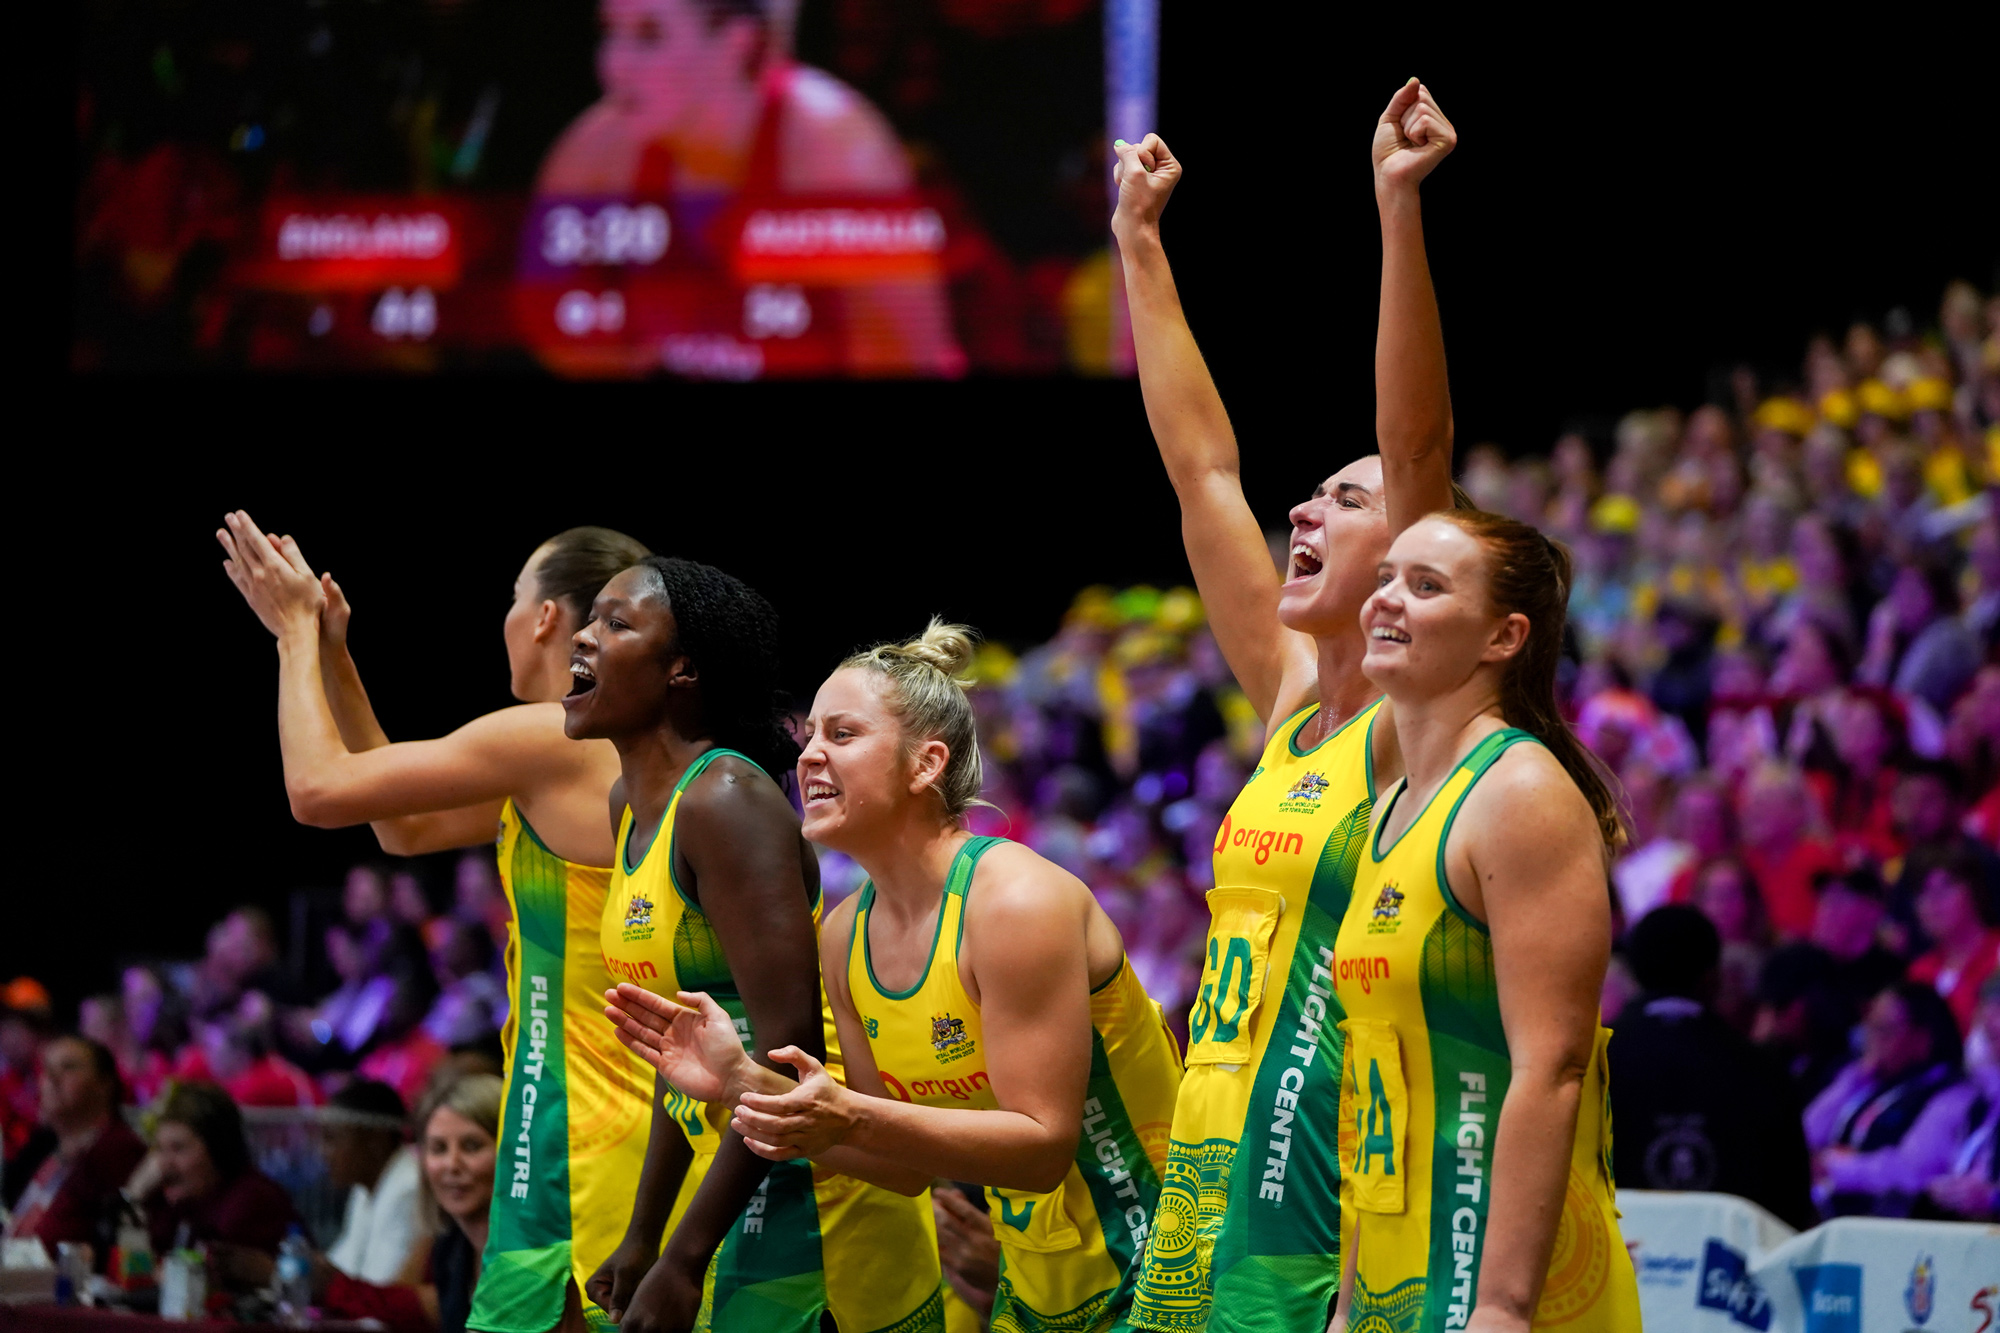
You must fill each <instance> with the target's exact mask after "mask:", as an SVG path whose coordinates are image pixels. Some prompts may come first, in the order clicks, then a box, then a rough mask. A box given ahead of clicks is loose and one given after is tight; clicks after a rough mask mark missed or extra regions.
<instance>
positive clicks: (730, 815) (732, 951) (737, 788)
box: [656, 758, 826, 1289]
mask: <svg viewBox="0 0 2000 1333" xmlns="http://www.w3.org/2000/svg"><path fill="white" fill-rule="evenodd" d="M673 851H674V854H675V856H676V864H677V865H679V866H682V867H685V869H686V870H687V871H688V872H689V874H688V875H686V876H683V882H687V881H688V880H689V879H691V880H692V883H693V887H694V892H695V894H696V895H697V896H698V897H699V899H700V902H701V910H702V912H703V914H704V915H706V916H707V917H708V919H709V921H710V923H712V924H713V926H714V928H715V934H716V938H717V940H718V942H719V943H720V944H721V946H722V953H723V957H724V959H725V960H726V961H727V962H728V964H729V974H730V975H731V976H733V977H735V978H736V982H737V990H738V993H739V994H740V995H741V996H742V999H743V1007H744V1010H745V1013H746V1016H747V1017H748V1018H749V1020H750V1030H751V1031H752V1032H753V1033H754V1034H756V1040H755V1043H754V1046H755V1048H756V1049H754V1050H753V1051H752V1052H751V1058H752V1059H753V1060H755V1061H757V1062H758V1063H760V1064H764V1065H768V1064H769V1063H770V1056H769V1055H768V1054H767V1052H768V1051H770V1050H772V1049H775V1048H780V1047H785V1046H796V1047H798V1048H800V1049H801V1050H804V1051H807V1052H810V1053H811V1054H812V1055H813V1057H814V1058H815V1059H821V1058H824V1056H825V1054H826V1037H825V1030H824V1029H823V1028H822V1026H821V1024H820V1009H819V953H818V948H817V942H816V941H815V939H814V937H813V924H812V909H811V906H810V903H809V899H808V897H807V884H806V878H805V876H806V870H805V864H804V861H803V860H802V857H804V856H807V855H809V853H806V852H804V851H803V850H802V846H801V842H800V838H799V822H798V816H797V815H796V814H794V813H793V812H792V808H791V806H790V805H789V804H787V803H786V801H785V798H784V795H783V794H782V793H781V792H780V791H779V790H778V788H777V787H776V785H774V784H773V783H772V782H771V781H770V779H768V778H767V777H765V776H764V775H763V773H762V772H761V771H759V770H758V769H757V768H756V767H755V766H754V765H752V764H750V763H748V762H747V761H745V760H741V759H736V758H723V759H720V760H717V761H716V762H715V763H714V764H713V765H711V766H710V768H709V769H708V771H707V772H706V773H704V774H702V776H701V777H700V778H699V779H697V780H696V782H695V783H694V784H693V785H692V786H691V787H689V788H688V790H687V791H686V792H684V793H683V794H682V796H681V803H680V807H679V812H678V813H677V814H676V815H675V823H674V847H673ZM656 1118H657V1117H656ZM770 1169H771V1164H770V1163H769V1162H767V1161H765V1160H764V1159H763V1158H761V1157H759V1156H757V1155H756V1154H755V1153H753V1152H751V1151H750V1150H749V1149H748V1148H746V1147H744V1146H743V1140H742V1138H741V1137H740V1136H738V1135H736V1134H724V1135H723V1139H722V1146H721V1148H719V1149H718V1150H717V1151H716V1154H715V1161H714V1164H713V1165H711V1166H710V1167H709V1169H708V1174H707V1176H706V1177H705V1178H704V1179H703V1180H702V1183H701V1188H700V1189H699V1190H698V1191H697V1192H696V1194H695V1196H694V1199H693V1200H692V1201H691V1202H690V1203H689V1205H688V1210H687V1212H686V1214H685V1215H683V1217H682V1218H681V1223H680V1225H679V1226H678V1227H676V1228H675V1229H674V1234H673V1236H672V1237H670V1238H669V1239H668V1241H667V1248H666V1252H665V1253H664V1254H663V1255H661V1258H660V1261H661V1262H662V1263H665V1264H670V1265H672V1266H674V1267H675V1268H677V1269H678V1270H679V1271H680V1272H681V1273H682V1274H683V1275H685V1276H687V1277H689V1278H690V1279H691V1280H692V1281H693V1282H694V1284H695V1286H696V1287H697V1289H698V1288H699V1286H700V1283H701V1274H702V1273H703V1272H704V1271H705V1270H706V1269H707V1267H708V1261H709V1258H710V1257H711V1256H712V1255H713V1254H714V1253H715V1249H716V1247H717V1246H718V1245H720V1244H721V1243H722V1238H723V1236H724V1235H725V1234H726V1233H727V1232H728V1230H729V1228H730V1227H731V1226H732V1225H734V1224H735V1221H736V1219H737V1217H738V1216H740V1215H741V1214H742V1212H743V1209H744V1206H745V1205H746V1204H748V1203H749V1201H750V1196H751V1195H752V1194H753V1193H755V1192H756V1189H757V1186H758V1185H759V1184H761V1183H762V1182H763V1180H764V1177H765V1176H766V1175H767V1174H769V1172H770ZM669 1203H671V1199H669Z"/></svg>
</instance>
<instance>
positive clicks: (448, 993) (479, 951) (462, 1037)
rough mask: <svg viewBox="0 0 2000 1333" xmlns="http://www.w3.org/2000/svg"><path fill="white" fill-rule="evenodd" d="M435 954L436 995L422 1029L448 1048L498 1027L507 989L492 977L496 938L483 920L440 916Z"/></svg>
mask: <svg viewBox="0 0 2000 1333" xmlns="http://www.w3.org/2000/svg"><path fill="white" fill-rule="evenodd" d="M439 924H440V925H441V926H442V927H443V929H442V930H441V931H440V932H439V940H438V946H437V948H436V950H435V952H434V953H433V955H432V957H433V959H434V966H435V967H436V969H437V982H438V987H439V990H438V997H437V999H436V1001H435V1002H433V1003H432V1005H431V1009H430V1012H429V1013H428V1014H426V1015H425V1016H424V1031H426V1032H428V1033H429V1034H430V1035H431V1038H432V1040H434V1041H436V1042H437V1043H438V1044H439V1045H440V1046H443V1047H446V1048H449V1047H452V1046H457V1045H460V1044H462V1043H464V1042H468V1041H475V1040H477V1039H478V1038H479V1037H480V1036H481V1035H482V1034H484V1033H488V1032H494V1031H497V1030H499V1027H500V1024H501V1022H502V1020H503V1019H504V1018H505V1017H506V1013H507V991H506V988H505V986H503V985H502V984H501V982H500V981H499V980H498V979H497V978H496V977H495V976H494V975H493V939H492V937H491V936H490V935H488V934H487V933H486V927H485V925H484V924H482V923H480V922H475V921H460V920H457V919H456V918H453V917H440V918H439Z"/></svg>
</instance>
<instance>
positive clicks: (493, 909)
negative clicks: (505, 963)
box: [451, 848, 514, 956]
mask: <svg viewBox="0 0 2000 1333" xmlns="http://www.w3.org/2000/svg"><path fill="white" fill-rule="evenodd" d="M451 912H452V915H453V916H455V917H457V918H458V919H459V920H461V921H474V922H478V923H479V924H481V925H483V926H485V927H486V933H487V934H488V935H489V936H491V937H492V939H493V949H494V953H495V955H496V956H497V955H498V954H499V953H500V952H502V951H504V950H505V949H506V947H507V931H508V928H509V927H508V922H510V921H511V920H512V919H513V915H514V914H513V910H512V909H511V908H509V907H508V906H507V895H506V893H505V892H504V891H502V889H501V888H500V872H499V870H498V869H497V868H496V867H495V865H494V862H493V853H492V851H491V850H490V849H487V848H481V849H480V850H478V851H471V852H466V853H465V854H464V855H462V856H460V857H459V858H458V865H457V866H456V867H455V868H454V870H453V872H452V907H451Z"/></svg>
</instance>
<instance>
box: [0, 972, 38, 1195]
mask: <svg viewBox="0 0 2000 1333" xmlns="http://www.w3.org/2000/svg"><path fill="white" fill-rule="evenodd" d="M22 980H26V978H16V980H15V981H14V982H12V983H10V984H9V986H8V990H10V991H20V992H21V994H28V993H27V992H26V991H25V990H24V988H22V987H21V985H20V983H21V981H22ZM44 994H46V992H45V993H44ZM20 997H21V996H20V995H9V996H7V997H6V999H5V1000H0V1157H4V1158H5V1159H6V1160H7V1161H10V1162H11V1161H13V1160H14V1157H15V1156H16V1155H17V1154H18V1153H19V1152H20V1151H21V1149H22V1148H23V1147H25V1146H26V1144H27V1142H28V1138H29V1136H30V1135H32V1134H33V1133H34V1132H35V1123H36V1120H37V1105H38V1101H39V1098H38V1095H37V1082H38V1076H37V1074H36V1072H35V1060H36V1058H37V1056H38V1055H39V1054H40V1052H41V1048H42V1041H43V1039H44V1037H45V1035H46V1033H47V1031H48V1005H47V1003H46V1002H44V1003H43V1004H41V1005H40V1006H38V1007H34V1008H30V1007H28V1006H25V1005H23V1006H19V1007H16V1005H15V1004H14V1003H13V1001H15V1000H17V999H19V998H20ZM28 997H29V998H31V999H32V998H33V997H32V995H31V994H29V995H28Z"/></svg>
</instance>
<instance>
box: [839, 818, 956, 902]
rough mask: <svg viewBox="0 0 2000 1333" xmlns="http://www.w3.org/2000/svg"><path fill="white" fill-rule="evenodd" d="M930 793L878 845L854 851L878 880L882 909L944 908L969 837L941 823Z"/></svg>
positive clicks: (876, 889)
mask: <svg viewBox="0 0 2000 1333" xmlns="http://www.w3.org/2000/svg"><path fill="white" fill-rule="evenodd" d="M934 804H935V798H932V797H929V796H926V797H925V798H923V800H922V801H920V802H918V803H917V808H915V809H912V810H911V811H910V817H909V818H906V819H900V820H897V821H896V822H895V823H894V824H893V825H892V826H891V827H890V828H889V829H888V830H887V831H886V832H885V834H884V836H883V837H882V838H881V839H879V840H878V841H877V842H875V843H874V844H873V845H872V846H869V847H866V848H860V849H857V850H855V851H854V852H852V853H850V854H851V855H852V856H853V857H854V860H855V862H856V863H857V864H859V865H860V867H861V868H862V870H864V871H866V872H867V875H868V878H869V879H870V880H871V881H873V883H874V885H875V903H876V910H877V911H880V912H885V913H887V914H888V915H889V916H891V917H893V918H895V919H897V920H899V921H911V920H922V919H925V918H927V917H929V916H930V915H932V914H934V913H936V912H937V911H939V910H940V907H941V904H942V903H943V902H944V896H943V895H944V881H945V877H946V876H947V875H949V874H950V873H951V863H952V858H954V857H956V856H957V855H958V849H959V848H960V847H962V846H964V844H965V841H966V838H967V837H968V835H967V833H966V832H965V830H964V829H961V828H959V827H957V826H956V825H953V824H944V823H940V822H939V821H938V819H937V817H936V815H935V813H934V812H933V810H932V809H930V808H927V807H930V806H933V805H934Z"/></svg>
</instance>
